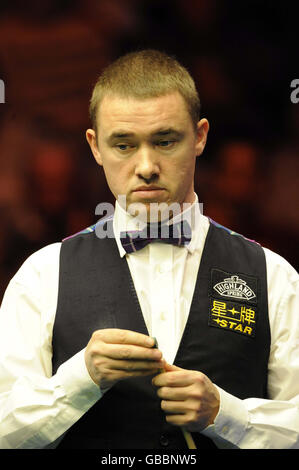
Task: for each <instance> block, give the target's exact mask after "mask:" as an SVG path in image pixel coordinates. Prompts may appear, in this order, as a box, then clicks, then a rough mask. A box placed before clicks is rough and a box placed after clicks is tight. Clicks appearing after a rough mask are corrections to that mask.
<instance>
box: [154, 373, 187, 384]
mask: <svg viewBox="0 0 299 470" xmlns="http://www.w3.org/2000/svg"><path fill="white" fill-rule="evenodd" d="M152 384H153V385H154V386H155V387H165V386H166V387H186V386H188V385H191V384H192V378H191V374H190V372H189V371H187V370H184V369H181V370H178V371H174V372H164V373H162V374H159V375H157V376H156V377H154V378H153V380H152Z"/></svg>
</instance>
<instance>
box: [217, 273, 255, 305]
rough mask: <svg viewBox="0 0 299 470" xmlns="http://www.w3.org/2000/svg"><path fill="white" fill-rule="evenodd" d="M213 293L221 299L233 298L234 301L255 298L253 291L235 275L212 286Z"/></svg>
mask: <svg viewBox="0 0 299 470" xmlns="http://www.w3.org/2000/svg"><path fill="white" fill-rule="evenodd" d="M214 289H215V291H217V292H218V294H220V295H222V296H223V297H234V298H236V299H244V300H251V299H253V298H254V297H256V295H255V293H254V292H253V290H252V289H251V288H250V287H249V286H248V285H247V283H246V282H245V281H243V279H240V278H239V277H238V276H237V275H235V276H231V277H229V278H226V279H224V280H223V281H222V282H218V284H216V285H215V286H214Z"/></svg>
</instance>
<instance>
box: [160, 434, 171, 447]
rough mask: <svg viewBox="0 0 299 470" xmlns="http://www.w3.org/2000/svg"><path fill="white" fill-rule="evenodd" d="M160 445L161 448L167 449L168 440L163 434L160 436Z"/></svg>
mask: <svg viewBox="0 0 299 470" xmlns="http://www.w3.org/2000/svg"><path fill="white" fill-rule="evenodd" d="M160 444H161V446H163V447H167V446H168V445H169V440H168V439H167V436H165V435H164V434H162V435H161V436H160Z"/></svg>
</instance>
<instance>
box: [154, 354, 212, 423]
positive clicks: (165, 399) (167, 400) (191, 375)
mask: <svg viewBox="0 0 299 470" xmlns="http://www.w3.org/2000/svg"><path fill="white" fill-rule="evenodd" d="M152 383H153V385H155V386H156V387H158V390H157V394H158V396H159V397H160V398H161V400H162V401H161V408H162V410H163V411H164V412H165V413H166V421H167V422H168V423H170V424H174V425H176V426H182V427H184V428H186V429H187V430H188V431H201V430H203V429H204V428H206V427H207V426H209V425H210V424H213V422H214V419H215V418H216V415H217V413H218V411H219V405H220V396H219V392H218V390H217V388H216V387H215V386H214V385H213V383H212V382H211V381H210V379H209V378H208V377H207V376H206V375H204V374H202V373H201V372H198V371H193V370H185V369H181V368H180V367H176V366H173V365H170V364H166V363H164V372H163V373H161V374H159V375H157V376H156V377H154V379H153V380H152Z"/></svg>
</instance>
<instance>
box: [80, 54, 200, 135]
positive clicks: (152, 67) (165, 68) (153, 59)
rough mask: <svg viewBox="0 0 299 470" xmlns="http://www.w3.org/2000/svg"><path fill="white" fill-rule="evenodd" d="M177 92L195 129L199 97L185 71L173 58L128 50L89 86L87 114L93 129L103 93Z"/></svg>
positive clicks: (140, 96)
mask: <svg viewBox="0 0 299 470" xmlns="http://www.w3.org/2000/svg"><path fill="white" fill-rule="evenodd" d="M174 91H178V92H179V93H180V94H181V95H182V97H183V98H184V100H185V102H186V106H187V109H188V111H189V113H190V117H191V120H192V122H193V124H194V128H196V126H197V123H198V121H199V117H200V100H199V96H198V93H197V90H196V87H195V84H194V81H193V79H192V77H191V76H190V74H189V72H188V71H187V70H186V69H185V67H183V66H182V65H181V64H179V62H178V61H177V60H176V59H174V58H173V57H170V56H168V55H167V54H164V53H163V52H160V51H156V50H152V49H147V50H143V51H138V52H131V53H128V54H126V55H124V56H122V57H120V58H118V59H117V60H116V61H115V62H113V63H112V64H110V65H109V66H108V67H107V68H106V69H105V70H104V71H103V73H102V74H101V75H100V77H99V78H98V81H97V83H96V85H95V87H94V89H93V93H92V96H91V100H90V106H89V114H90V119H91V123H92V127H93V129H94V131H95V132H97V113H98V110H99V106H100V104H101V101H102V100H103V98H104V96H107V95H116V96H119V97H122V98H136V99H147V98H154V97H157V96H162V95H166V94H169V93H172V92H174Z"/></svg>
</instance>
